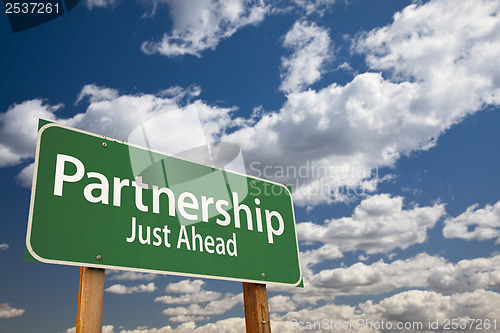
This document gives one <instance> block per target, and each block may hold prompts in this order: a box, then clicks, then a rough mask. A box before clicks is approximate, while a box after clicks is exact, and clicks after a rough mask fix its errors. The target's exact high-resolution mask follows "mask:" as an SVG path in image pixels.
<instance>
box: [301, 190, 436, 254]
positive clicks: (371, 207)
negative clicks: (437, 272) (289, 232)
mask: <svg viewBox="0 0 500 333" xmlns="http://www.w3.org/2000/svg"><path fill="white" fill-rule="evenodd" d="M444 214H445V210H444V205H443V204H437V203H436V204H434V205H433V206H430V207H419V206H414V207H411V208H408V209H403V198H402V197H391V196H390V195H388V194H378V195H373V196H371V197H368V198H366V199H364V200H363V201H361V203H360V204H359V205H358V206H357V207H356V208H355V209H354V213H353V215H352V217H343V218H339V219H332V220H326V222H325V223H324V224H321V225H320V224H315V223H312V222H304V223H299V224H297V234H298V237H299V240H300V241H306V242H321V243H325V244H329V245H330V246H338V247H339V249H340V250H341V251H342V252H347V251H358V250H362V251H365V252H366V253H367V254H373V253H380V252H389V251H391V250H394V249H396V248H400V249H406V248H408V247H409V246H411V245H413V244H417V243H423V242H424V241H425V240H426V239H427V230H428V229H430V228H432V227H433V226H434V225H435V223H436V222H437V221H438V220H439V219H440V218H441V216H443V215H444Z"/></svg>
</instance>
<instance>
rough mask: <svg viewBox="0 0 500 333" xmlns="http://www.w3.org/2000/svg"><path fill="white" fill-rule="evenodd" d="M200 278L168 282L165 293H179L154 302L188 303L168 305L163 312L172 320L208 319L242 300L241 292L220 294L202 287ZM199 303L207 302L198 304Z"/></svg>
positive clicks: (161, 297) (162, 297)
mask: <svg viewBox="0 0 500 333" xmlns="http://www.w3.org/2000/svg"><path fill="white" fill-rule="evenodd" d="M204 284H205V282H204V281H202V280H190V279H187V280H182V281H179V282H176V283H169V284H168V285H167V287H166V288H165V291H166V292H167V293H175V294H181V295H179V296H171V295H165V296H160V297H157V298H155V302H161V303H164V304H190V305H189V306H187V307H184V306H179V307H169V308H167V309H165V310H164V311H163V314H165V315H167V316H170V320H172V321H174V322H188V321H192V322H194V321H201V320H207V319H209V317H208V316H210V315H217V314H223V313H225V312H227V311H228V310H230V309H232V308H233V307H234V306H235V305H237V304H239V303H241V302H242V301H243V298H242V294H239V295H233V294H226V295H222V294H221V293H219V292H214V291H210V290H205V289H203V286H204ZM201 303H207V304H205V305H204V306H200V304H201Z"/></svg>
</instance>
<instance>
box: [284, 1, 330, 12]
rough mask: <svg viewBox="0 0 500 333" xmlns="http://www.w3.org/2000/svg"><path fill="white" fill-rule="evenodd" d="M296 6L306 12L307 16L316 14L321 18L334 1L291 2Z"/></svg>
mask: <svg viewBox="0 0 500 333" xmlns="http://www.w3.org/2000/svg"><path fill="white" fill-rule="evenodd" d="M293 1H294V2H295V4H296V5H297V6H299V8H301V9H305V10H306V14H307V15H311V14H317V15H320V16H322V15H323V14H324V13H325V11H326V10H328V9H330V8H331V7H332V6H333V4H334V3H335V0H293Z"/></svg>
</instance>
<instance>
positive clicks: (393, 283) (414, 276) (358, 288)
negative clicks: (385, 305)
mask: <svg viewBox="0 0 500 333" xmlns="http://www.w3.org/2000/svg"><path fill="white" fill-rule="evenodd" d="M445 263H446V260H445V259H443V258H439V257H433V256H429V255H427V254H425V253H422V254H419V255H417V256H416V257H414V258H410V259H406V260H396V261H393V262H391V263H386V262H384V261H383V260H380V261H377V262H375V263H373V264H371V265H366V264H364V263H356V264H354V265H352V266H350V267H346V268H335V269H325V270H322V271H320V272H318V273H317V274H314V275H313V276H311V277H309V278H308V279H307V280H306V281H307V283H308V285H310V286H311V287H313V288H320V289H321V290H322V291H323V292H325V293H329V294H330V295H332V294H333V295H362V294H363V295H367V294H380V293H383V292H389V291H392V290H395V289H399V288H417V287H421V288H423V287H426V286H428V281H427V278H428V277H429V275H430V273H431V271H432V270H434V269H435V268H436V267H438V266H441V265H444V264H445ZM328 290H329V291H328ZM318 292H320V291H318ZM324 297H328V296H326V295H325V296H324Z"/></svg>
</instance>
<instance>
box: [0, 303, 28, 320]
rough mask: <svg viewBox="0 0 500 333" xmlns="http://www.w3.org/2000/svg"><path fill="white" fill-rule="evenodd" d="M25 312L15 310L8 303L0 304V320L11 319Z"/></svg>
mask: <svg viewBox="0 0 500 333" xmlns="http://www.w3.org/2000/svg"><path fill="white" fill-rule="evenodd" d="M25 311H26V310H24V309H16V308H13V307H12V306H10V304H9V303H0V318H13V317H19V316H21V315H22V314H23V313H24V312H25Z"/></svg>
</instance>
